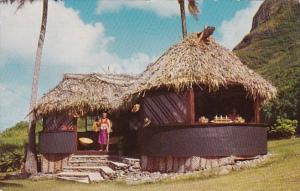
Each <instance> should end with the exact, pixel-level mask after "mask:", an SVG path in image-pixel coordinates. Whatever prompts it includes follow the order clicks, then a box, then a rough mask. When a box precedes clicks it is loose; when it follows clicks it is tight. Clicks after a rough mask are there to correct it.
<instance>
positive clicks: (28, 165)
mask: <svg viewBox="0 0 300 191" xmlns="http://www.w3.org/2000/svg"><path fill="white" fill-rule="evenodd" d="M47 14H48V0H43V16H42V23H41V29H40V36H39V41H38V47H37V50H36V57H35V65H34V74H33V80H32V89H31V100H30V111H32V110H33V109H34V107H35V105H36V102H37V94H38V85H39V78H40V68H41V62H42V51H43V45H44V39H45V34H46V25H47ZM35 127H36V118H35V113H34V112H31V114H30V116H29V126H28V148H27V153H26V161H25V172H26V173H29V174H35V173H37V156H36V142H35Z"/></svg>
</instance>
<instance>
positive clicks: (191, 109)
mask: <svg viewBox="0 0 300 191" xmlns="http://www.w3.org/2000/svg"><path fill="white" fill-rule="evenodd" d="M186 100H187V104H186V107H187V108H186V109H187V122H189V123H195V93H194V89H193V88H190V89H188V90H187V92H186Z"/></svg>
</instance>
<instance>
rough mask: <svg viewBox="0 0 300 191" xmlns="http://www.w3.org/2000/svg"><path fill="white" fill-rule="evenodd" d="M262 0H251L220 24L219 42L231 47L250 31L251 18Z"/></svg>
mask: <svg viewBox="0 0 300 191" xmlns="http://www.w3.org/2000/svg"><path fill="white" fill-rule="evenodd" d="M262 2H263V1H252V2H251V3H250V6H249V7H248V8H246V9H242V10H240V11H238V12H236V14H235V15H234V17H233V18H232V19H231V20H229V21H223V22H222V24H221V29H220V31H221V44H223V45H224V46H225V47H227V48H229V49H232V48H234V46H236V45H237V44H238V43H239V42H240V41H241V40H242V39H243V37H244V36H245V35H246V34H247V33H248V32H249V31H250V29H251V26H252V19H253V17H254V15H255V13H256V12H257V10H258V8H259V7H260V5H261V4H262Z"/></svg>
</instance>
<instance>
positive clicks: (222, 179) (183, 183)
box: [0, 138, 300, 191]
mask: <svg viewBox="0 0 300 191" xmlns="http://www.w3.org/2000/svg"><path fill="white" fill-rule="evenodd" d="M268 147H269V151H270V152H271V153H272V157H271V158H270V159H269V160H268V161H267V162H265V163H264V164H261V165H259V166H258V167H255V168H252V169H245V170H241V171H236V172H231V173H230V174H228V175H225V176H212V177H205V176H204V175H203V174H202V173H195V174H193V175H192V176H189V177H184V178H179V179H176V180H165V181H162V182H159V183H153V184H143V185H135V186H133V185H126V184H124V183H113V182H106V183H99V184H91V185H86V184H80V183H73V182H65V181H58V180H42V181H31V180H10V181H0V189H2V190H3V191H9V190H22V191H35V190H37V191H40V190H50V191H51V190H53V191H60V190H70V191H81V190H82V191H93V190H112V191H113V190H114V191H115V190H139V191H141V190H172V191H177V190H180V191H181V190H222V191H227V190H228V191H229V190H230V191H236V190H243V191H247V190H251V191H253V190H255V191H256V190H261V191H267V190H272V191H274V190H285V191H289V190H295V191H299V190H300V138H295V139H288V140H278V141H270V142H269V143H268Z"/></svg>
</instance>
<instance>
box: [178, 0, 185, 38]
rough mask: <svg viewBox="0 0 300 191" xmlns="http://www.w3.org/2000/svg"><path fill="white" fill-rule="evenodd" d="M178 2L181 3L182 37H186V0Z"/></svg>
mask: <svg viewBox="0 0 300 191" xmlns="http://www.w3.org/2000/svg"><path fill="white" fill-rule="evenodd" d="M178 3H179V5H180V15H181V28H182V37H183V38H185V37H186V35H187V28H186V17H185V7H184V0H178Z"/></svg>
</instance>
